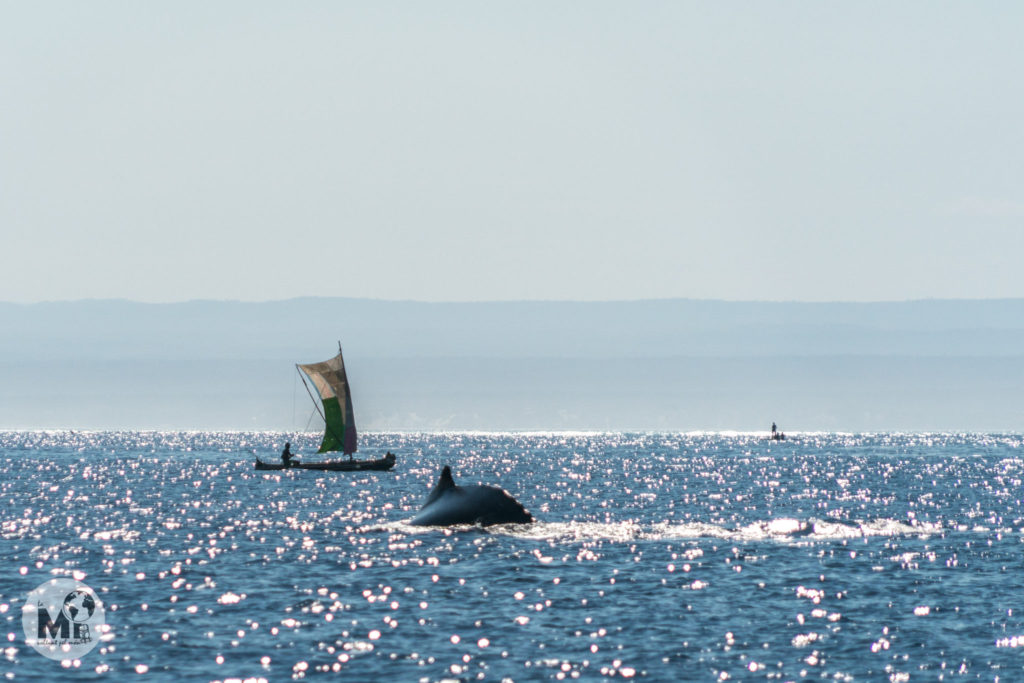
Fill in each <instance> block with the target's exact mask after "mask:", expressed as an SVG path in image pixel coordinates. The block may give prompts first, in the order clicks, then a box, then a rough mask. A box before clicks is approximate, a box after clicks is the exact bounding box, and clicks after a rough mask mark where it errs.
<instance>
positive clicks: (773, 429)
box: [772, 422, 776, 439]
mask: <svg viewBox="0 0 1024 683" xmlns="http://www.w3.org/2000/svg"><path fill="white" fill-rule="evenodd" d="M775 433H776V427H775V423H774V422H772V438H773V439H774V438H775Z"/></svg>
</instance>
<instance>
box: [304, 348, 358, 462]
mask: <svg viewBox="0 0 1024 683" xmlns="http://www.w3.org/2000/svg"><path fill="white" fill-rule="evenodd" d="M296 367H297V368H298V369H299V370H301V371H302V372H303V373H304V374H305V375H306V377H309V379H310V381H311V382H312V383H313V386H314V388H315V389H316V391H317V393H318V394H320V401H321V403H322V405H323V417H324V439H323V442H322V443H321V444H320V450H318V451H317V452H318V453H327V452H329V451H341V452H343V453H345V454H346V455H351V454H352V453H355V452H356V449H357V444H356V417H355V412H354V411H353V410H352V392H351V391H350V388H349V385H348V377H347V376H346V375H345V361H344V360H343V359H342V357H341V350H340V349H339V350H338V355H337V356H335V357H334V358H332V359H330V360H325V361H323V362H322V363H310V364H308V365H297V366H296Z"/></svg>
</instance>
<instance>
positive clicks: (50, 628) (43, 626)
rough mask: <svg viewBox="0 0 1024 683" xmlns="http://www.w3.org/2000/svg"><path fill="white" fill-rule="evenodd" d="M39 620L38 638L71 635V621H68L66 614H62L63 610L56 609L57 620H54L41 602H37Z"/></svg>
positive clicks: (66, 636)
mask: <svg viewBox="0 0 1024 683" xmlns="http://www.w3.org/2000/svg"><path fill="white" fill-rule="evenodd" d="M37 614H38V617H37V618H38V620H39V638H46V637H50V638H54V639H56V638H65V639H66V638H68V637H70V635H71V622H69V621H68V618H67V615H65V614H64V610H62V609H58V610H57V620H56V621H54V620H53V617H51V616H50V613H49V612H47V611H46V608H45V607H44V606H43V604H42V603H39V611H38V613H37Z"/></svg>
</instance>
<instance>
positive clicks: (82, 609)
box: [62, 589, 96, 624]
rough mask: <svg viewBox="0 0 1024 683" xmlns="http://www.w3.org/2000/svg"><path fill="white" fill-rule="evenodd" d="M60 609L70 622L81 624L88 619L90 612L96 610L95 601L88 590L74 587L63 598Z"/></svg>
mask: <svg viewBox="0 0 1024 683" xmlns="http://www.w3.org/2000/svg"><path fill="white" fill-rule="evenodd" d="M62 611H63V612H64V614H65V615H67V618H68V619H70V620H71V621H72V622H74V623H77V624H81V623H84V622H86V621H89V619H90V617H92V613H93V612H94V611H96V601H95V600H94V599H93V597H92V594H91V593H89V592H88V591H84V590H82V589H76V590H73V591H71V592H70V593H68V594H67V596H66V597H65V598H64V607H63V608H62Z"/></svg>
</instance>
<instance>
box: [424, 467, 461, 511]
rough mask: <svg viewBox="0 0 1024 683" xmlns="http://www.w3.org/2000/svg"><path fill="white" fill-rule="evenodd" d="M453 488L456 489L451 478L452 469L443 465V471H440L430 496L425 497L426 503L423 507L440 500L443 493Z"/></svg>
mask: <svg viewBox="0 0 1024 683" xmlns="http://www.w3.org/2000/svg"><path fill="white" fill-rule="evenodd" d="M455 488H458V486H456V485H455V480H454V479H453V478H452V469H451V468H450V467H448V465H445V466H444V469H443V470H441V476H440V477H438V479H437V483H436V484H434V488H433V489H431V491H430V495H429V496H427V501H426V502H425V503H424V505H430V504H431V503H433V502H434V501H435V500H437V499H438V498H440V497H441V495H442V494H443V493H444V492H445V491H448V490H449V489H455Z"/></svg>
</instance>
